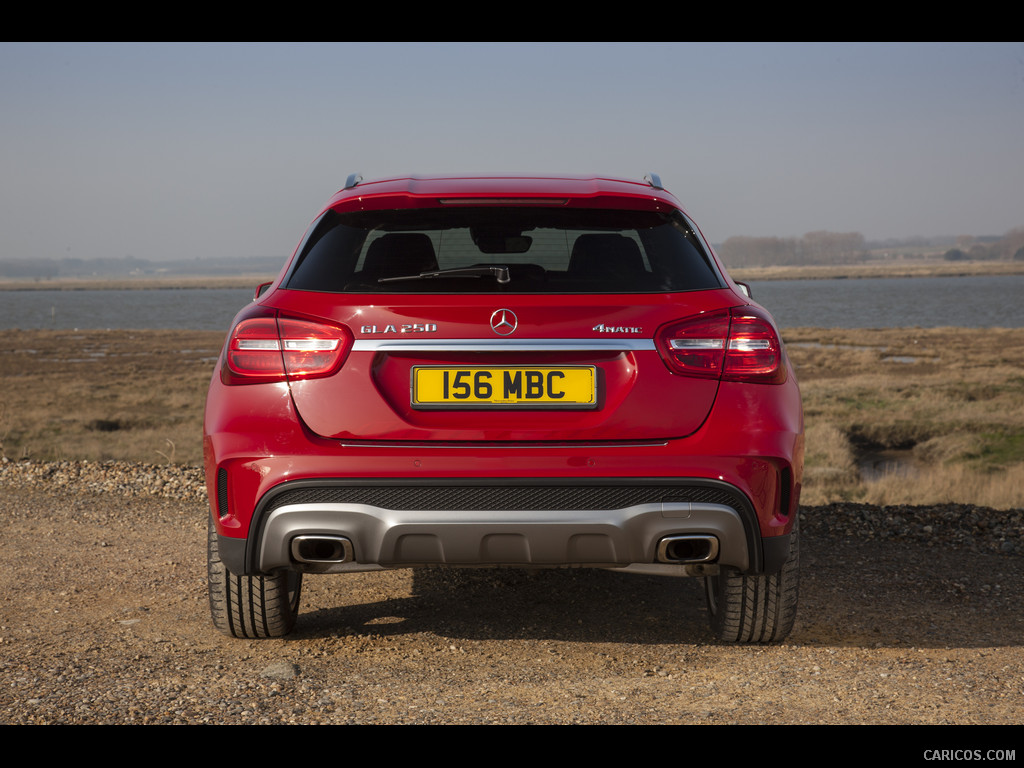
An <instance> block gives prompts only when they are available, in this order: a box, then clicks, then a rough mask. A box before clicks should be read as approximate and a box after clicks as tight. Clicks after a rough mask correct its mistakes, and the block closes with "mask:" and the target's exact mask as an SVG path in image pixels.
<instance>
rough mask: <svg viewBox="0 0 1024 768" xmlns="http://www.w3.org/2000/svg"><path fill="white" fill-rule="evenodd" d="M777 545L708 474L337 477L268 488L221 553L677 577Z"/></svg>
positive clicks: (283, 559) (263, 560)
mask: <svg viewBox="0 0 1024 768" xmlns="http://www.w3.org/2000/svg"><path fill="white" fill-rule="evenodd" d="M299 537H311V538H312V539H313V540H327V539H331V540H340V541H343V542H344V544H345V546H344V547H339V548H338V550H337V552H336V553H335V554H333V555H331V556H330V557H329V558H325V559H324V560H322V561H321V560H319V559H318V558H307V557H304V556H303V555H302V554H301V553H299V552H298V551H297V548H296V547H295V546H293V544H294V543H295V542H296V540H297V538H299ZM775 538H780V539H786V538H787V537H785V536H783V537H775ZM679 541H682V542H683V545H684V546H682V548H681V549H680V548H677V547H675V546H674V545H675V544H677V543H679ZM775 543H777V542H774V541H772V546H769V547H767V548H766V547H765V546H764V545H763V542H762V538H761V536H760V532H759V526H758V520H757V516H756V514H755V512H754V509H753V507H752V506H751V505H750V503H749V501H748V500H747V499H746V498H745V496H744V495H743V494H742V493H740V492H739V491H738V490H737V489H736V488H734V487H732V486H730V485H728V484H726V483H722V482H717V481H708V480H680V479H672V480H668V479H664V478H604V479H600V480H596V481H592V482H590V483H587V484H580V483H579V482H578V481H568V480H561V481H559V480H552V479H523V480H514V481H510V480H508V479H502V480H490V481H484V480H474V479H465V478H463V479H446V480H433V481H431V480H423V479H417V480H409V479H403V480H390V481H388V480H375V481H366V480H363V481H357V480H341V479H336V480H317V481H311V480H307V481H294V482H290V483H283V484H281V485H279V486H277V487H275V488H274V490H273V491H271V492H270V493H268V494H267V495H266V496H265V497H264V498H263V499H262V500H261V502H260V504H259V506H258V507H257V509H256V512H255V514H254V515H253V518H252V522H251V527H250V530H249V535H248V536H247V537H246V538H245V539H233V538H229V537H222V538H221V554H222V558H223V559H224V562H225V564H226V565H227V566H228V569H229V570H231V571H233V572H235V573H266V572H271V571H274V570H278V569H281V568H293V569H299V570H310V571H314V572H346V571H365V570H375V569H378V568H401V567H415V566H426V565H447V566H514V567H600V568H624V569H628V570H637V571H641V572H645V573H660V574H665V575H680V576H682V575H692V574H694V573H700V572H702V571H701V569H703V568H705V567H706V566H707V565H715V566H729V567H733V568H737V569H739V570H741V571H744V572H764V571H769V572H771V571H773V570H776V569H777V567H778V565H781V562H780V563H776V562H775V559H776V558H775V557H774V555H773V552H774V549H775V547H774V544H775ZM695 566H696V567H695Z"/></svg>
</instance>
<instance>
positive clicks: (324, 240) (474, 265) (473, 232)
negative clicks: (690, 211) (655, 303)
mask: <svg viewBox="0 0 1024 768" xmlns="http://www.w3.org/2000/svg"><path fill="white" fill-rule="evenodd" d="M722 286H723V283H722V281H721V279H720V278H719V276H718V272H717V270H716V269H715V268H714V266H713V262H712V261H711V259H710V258H709V256H708V254H707V253H706V252H705V250H704V248H703V247H702V246H701V243H700V240H699V238H698V237H697V235H696V233H695V232H694V231H693V227H692V226H691V225H690V224H689V222H687V220H686V219H685V218H684V217H683V216H682V214H679V213H676V214H664V213H658V212H654V211H617V210H605V209H565V208H555V209H550V208H540V207H523V208H506V207H479V208H471V207H467V208H462V207H459V208H420V209H410V210H395V211H361V212H354V213H336V212H334V211H328V212H327V213H325V214H324V215H323V216H322V217H321V218H320V219H319V220H318V221H317V222H315V223H314V225H313V227H312V229H311V231H310V233H309V235H308V237H307V238H306V241H305V242H304V243H303V246H302V249H301V251H300V253H299V257H298V259H297V260H296V263H295V265H294V266H293V268H292V271H291V273H290V274H289V276H288V279H287V281H286V287H287V288H290V289H294V290H302V291H326V292H332V293H662V292H676V291H693V290H706V289H709V288H721V287H722Z"/></svg>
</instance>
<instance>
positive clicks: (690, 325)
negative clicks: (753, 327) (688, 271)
mask: <svg viewBox="0 0 1024 768" xmlns="http://www.w3.org/2000/svg"><path fill="white" fill-rule="evenodd" d="M728 338H729V313H728V312H717V313H714V314H709V315H698V316H697V317H691V318H688V319H686V320H682V321H680V322H678V323H672V324H671V325H667V326H665V327H664V328H662V329H661V330H660V331H658V349H659V350H661V356H662V357H663V358H665V362H666V363H667V364H668V367H669V370H671V371H674V372H676V373H682V374H685V375H687V376H701V377H703V378H712V379H717V378H718V377H719V376H721V375H722V362H723V360H724V359H725V345H726V341H727V340H728Z"/></svg>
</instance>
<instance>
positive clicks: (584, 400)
mask: <svg viewBox="0 0 1024 768" xmlns="http://www.w3.org/2000/svg"><path fill="white" fill-rule="evenodd" d="M596 379H597V375H596V371H595V368H594V366H592V365H578V366H561V367H551V366H536V367H533V366H515V367H511V368H449V367H434V366H416V367H414V368H413V369H412V406H413V408H458V407H463V408H593V407H595V406H596V405H597V385H596Z"/></svg>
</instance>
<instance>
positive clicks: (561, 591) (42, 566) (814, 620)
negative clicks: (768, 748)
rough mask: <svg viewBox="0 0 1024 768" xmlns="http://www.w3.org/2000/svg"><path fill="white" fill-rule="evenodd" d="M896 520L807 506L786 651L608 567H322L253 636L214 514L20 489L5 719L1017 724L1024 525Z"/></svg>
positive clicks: (7, 495)
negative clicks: (220, 592) (220, 548)
mask: <svg viewBox="0 0 1024 768" xmlns="http://www.w3.org/2000/svg"><path fill="white" fill-rule="evenodd" d="M894 509H895V510H896V511H895V512H893V511H892V510H894ZM902 509H903V511H902V512H900V510H899V509H897V508H887V510H878V509H877V508H867V509H865V508H855V507H849V508H845V509H844V508H841V507H834V506H833V507H821V508H812V509H808V510H806V511H805V515H804V521H805V523H804V542H803V568H802V574H803V580H802V583H801V604H800V614H799V617H798V620H797V626H796V629H795V631H794V633H793V635H792V637H791V639H790V641H789V642H788V643H787V644H785V645H782V646H776V647H728V646H723V645H718V644H716V643H714V642H713V641H712V639H711V636H710V634H709V632H708V630H707V628H706V620H705V615H704V606H703V595H702V593H701V584H700V582H698V581H696V580H689V579H680V580H669V579H664V580H659V579H653V578H646V577H637V576H627V575H621V574H614V573H608V572H601V571H593V572H592V571H577V572H570V571H557V572H504V571H472V572H466V571H456V572H449V571H427V572H417V573H415V574H414V573H412V572H410V571H395V572H388V573H384V574H359V575H351V576H327V577H308V578H307V579H306V583H305V586H304V597H303V609H302V613H301V615H300V617H299V623H298V627H297V631H296V632H295V633H294V635H292V636H291V637H289V638H288V639H283V640H269V641H258V642H257V641H243V640H233V639H229V638H227V637H223V636H221V635H219V634H218V633H217V632H216V631H215V630H214V629H213V627H212V625H211V624H210V621H209V616H208V607H207V597H206V577H205V550H204V536H205V517H204V516H205V514H206V509H205V506H204V503H203V502H202V501H200V500H195V499H192V500H189V501H184V502H182V501H177V500H173V499H169V498H163V497H159V496H145V495H139V496H131V495H125V494H124V493H120V492H115V491H104V492H87V493H84V494H79V493H77V492H75V491H74V490H71V489H70V488H68V487H47V486H46V484H45V483H40V484H38V485H37V486H36V487H28V486H25V487H17V486H15V487H10V486H9V485H8V486H7V487H4V488H3V492H2V493H0V526H2V528H0V530H2V534H0V535H2V547H0V584H2V609H0V723H6V724H17V723H339V724H340V723H605V724H615V723H704V724H711V723H982V724H1010V723H1020V721H1021V718H1022V714H1021V713H1022V712H1024V651H1022V647H1021V644H1022V640H1021V639H1022V637H1024V611H1022V609H1021V605H1022V601H1024V567H1022V565H1024V555H1022V553H1021V551H1020V549H1019V544H1020V532H1019V527H1020V515H1021V512H1020V511H1019V510H1018V511H1016V512H1009V513H1005V512H1001V513H994V512H992V513H986V512H985V511H984V510H980V511H979V510H973V511H972V510H971V508H963V507H958V508H952V507H949V508H935V509H925V508H902ZM972 514H974V518H973V523H971V525H972V526H973V533H972V532H971V529H965V528H964V525H963V521H964V520H965V519H967V520H970V519H972V518H971V515H972ZM872 519H873V520H874V522H870V520H872ZM865 520H868V521H869V522H868V523H865ZM1015 526H1016V530H1015V531H1014V530H1013V528H1014V527H1015ZM857 530H860V531H861V532H862V533H863V535H864V536H865V537H867V538H859V539H854V538H853V537H852V536H851V535H849V534H851V533H853V532H854V531H857ZM965 530H966V532H965ZM894 532H895V533H894ZM1015 537H1016V538H1015ZM972 550H974V551H972Z"/></svg>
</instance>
